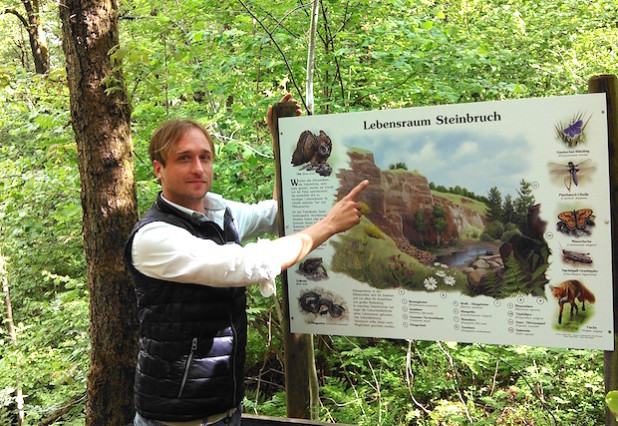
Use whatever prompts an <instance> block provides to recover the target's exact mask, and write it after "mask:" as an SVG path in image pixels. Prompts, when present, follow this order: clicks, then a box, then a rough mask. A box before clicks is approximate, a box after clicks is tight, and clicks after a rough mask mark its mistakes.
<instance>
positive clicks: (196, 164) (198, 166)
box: [191, 157, 204, 174]
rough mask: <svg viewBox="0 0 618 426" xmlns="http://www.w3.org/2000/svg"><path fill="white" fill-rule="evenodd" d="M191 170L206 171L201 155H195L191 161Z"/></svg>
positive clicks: (194, 171) (196, 171)
mask: <svg viewBox="0 0 618 426" xmlns="http://www.w3.org/2000/svg"><path fill="white" fill-rule="evenodd" d="M191 171H192V172H193V173H199V174H201V173H204V165H203V164H202V161H201V160H200V157H195V158H194V159H193V160H192V161H191Z"/></svg>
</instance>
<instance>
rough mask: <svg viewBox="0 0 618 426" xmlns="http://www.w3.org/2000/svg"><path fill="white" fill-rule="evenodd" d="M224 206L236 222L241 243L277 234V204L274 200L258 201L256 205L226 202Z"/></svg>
mask: <svg viewBox="0 0 618 426" xmlns="http://www.w3.org/2000/svg"><path fill="white" fill-rule="evenodd" d="M226 204H227V206H228V207H229V208H230V210H231V212H232V216H233V217H234V220H235V221H236V227H237V229H238V236H239V237H240V240H241V241H245V240H247V239H249V238H253V237H257V236H259V235H263V234H266V233H270V234H275V233H276V232H277V202H276V201H275V200H265V201H260V202H259V203H257V204H243V203H237V202H235V201H229V200H227V201H226Z"/></svg>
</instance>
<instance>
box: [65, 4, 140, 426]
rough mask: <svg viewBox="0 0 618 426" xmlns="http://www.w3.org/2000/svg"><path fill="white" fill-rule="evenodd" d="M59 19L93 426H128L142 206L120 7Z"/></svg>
mask: <svg viewBox="0 0 618 426" xmlns="http://www.w3.org/2000/svg"><path fill="white" fill-rule="evenodd" d="M60 19H61V20H62V29H63V50H64V54H65V57H66V68H67V77H68V83H69V90H70V100H71V119H72V125H73V130H74V132H75V138H76V142H77V149H78V154H79V172H80V177H81V202H82V209H83V235H84V246H85V254H86V263H87V268H88V287H89V290H90V339H91V347H92V349H91V354H90V371H89V373H88V400H87V404H86V425H124V424H127V423H129V422H130V421H131V420H132V418H133V415H134V408H133V377H134V374H135V361H136V352H137V344H136V343H137V342H136V340H137V339H136V330H137V305H136V300H135V293H134V288H133V281H132V279H131V276H130V275H129V273H128V271H127V270H126V268H125V264H124V261H123V256H122V253H123V247H124V244H125V241H126V239H127V237H128V235H129V233H130V231H131V228H132V226H133V224H134V223H135V222H136V221H137V202H136V193H135V182H134V177H133V154H132V142H131V127H130V114H131V111H130V107H129V104H128V101H127V96H126V92H125V87H124V79H123V76H122V73H121V71H120V70H119V69H118V68H114V65H115V64H113V63H112V61H111V59H110V57H109V51H110V50H111V49H112V48H113V47H115V46H117V45H118V6H117V3H116V1H115V0H112V1H105V0H66V1H64V2H63V3H62V4H61V5H60ZM105 81H113V82H114V84H115V86H114V87H109V86H106V85H105ZM106 89H107V92H108V93H106Z"/></svg>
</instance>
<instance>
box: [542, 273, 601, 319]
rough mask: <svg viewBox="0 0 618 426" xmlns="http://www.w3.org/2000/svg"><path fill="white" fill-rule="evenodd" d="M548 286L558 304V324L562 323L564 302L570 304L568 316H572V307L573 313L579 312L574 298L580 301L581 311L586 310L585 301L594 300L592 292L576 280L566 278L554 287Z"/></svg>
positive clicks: (591, 301) (592, 301)
mask: <svg viewBox="0 0 618 426" xmlns="http://www.w3.org/2000/svg"><path fill="white" fill-rule="evenodd" d="M549 288H550V289H551V292H552V294H553V295H554V297H555V298H556V300H558V305H560V314H558V324H561V323H562V309H563V308H564V304H565V303H570V304H571V316H570V317H569V318H571V317H572V316H573V309H575V314H578V313H579V308H578V307H577V303H575V299H579V301H580V302H582V311H585V310H586V301H588V302H590V303H594V302H595V298H594V294H592V292H591V291H590V290H588V289H587V288H586V286H585V285H583V284H582V283H581V282H580V281H578V280H566V281H563V282H561V283H560V284H559V285H557V286H555V287H554V286H553V285H551V284H550V286H549Z"/></svg>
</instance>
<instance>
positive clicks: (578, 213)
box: [558, 209, 592, 231]
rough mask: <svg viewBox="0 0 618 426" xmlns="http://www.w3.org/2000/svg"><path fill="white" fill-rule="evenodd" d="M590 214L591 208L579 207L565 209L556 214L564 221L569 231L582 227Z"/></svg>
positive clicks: (586, 222)
mask: <svg viewBox="0 0 618 426" xmlns="http://www.w3.org/2000/svg"><path fill="white" fill-rule="evenodd" d="M590 216H592V209H579V210H571V211H565V212H562V213H560V214H558V219H560V221H561V222H562V223H564V224H565V225H566V227H567V229H568V230H569V231H572V230H574V229H576V228H577V229H584V228H585V227H586V225H587V224H588V220H589V218H590Z"/></svg>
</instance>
